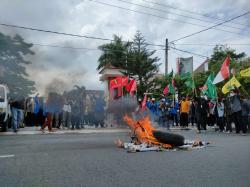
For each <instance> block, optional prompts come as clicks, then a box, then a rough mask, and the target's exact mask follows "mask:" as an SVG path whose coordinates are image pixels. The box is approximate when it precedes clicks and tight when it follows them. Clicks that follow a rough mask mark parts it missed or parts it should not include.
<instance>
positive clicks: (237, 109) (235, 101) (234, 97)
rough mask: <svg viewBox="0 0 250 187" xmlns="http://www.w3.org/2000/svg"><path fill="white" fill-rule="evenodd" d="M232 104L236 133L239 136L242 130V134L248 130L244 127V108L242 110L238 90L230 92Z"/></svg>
mask: <svg viewBox="0 0 250 187" xmlns="http://www.w3.org/2000/svg"><path fill="white" fill-rule="evenodd" d="M229 99H230V104H231V108H232V112H233V121H234V124H235V131H236V133H237V134H239V133H240V131H241V130H242V133H243V134H245V133H246V128H245V127H244V126H243V125H242V119H241V118H242V108H241V102H240V95H239V93H238V91H237V90H232V91H230V95H229Z"/></svg>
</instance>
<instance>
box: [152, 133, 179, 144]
mask: <svg viewBox="0 0 250 187" xmlns="http://www.w3.org/2000/svg"><path fill="white" fill-rule="evenodd" d="M153 135H154V137H155V138H156V139H157V140H158V141H159V142H161V143H165V144H170V145H172V146H182V145H184V137H183V136H181V135H179V134H173V133H168V132H163V131H153Z"/></svg>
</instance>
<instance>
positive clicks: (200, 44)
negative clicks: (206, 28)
mask: <svg viewBox="0 0 250 187" xmlns="http://www.w3.org/2000/svg"><path fill="white" fill-rule="evenodd" d="M174 45H187V46H189V45H193V46H216V45H239V46H248V45H250V43H249V44H247V43H245V44H237V43H232V44H231V43H225V44H221V43H218V44H202V43H197V44H195V43H194V44H192V43H190V44H188V43H183V44H174Z"/></svg>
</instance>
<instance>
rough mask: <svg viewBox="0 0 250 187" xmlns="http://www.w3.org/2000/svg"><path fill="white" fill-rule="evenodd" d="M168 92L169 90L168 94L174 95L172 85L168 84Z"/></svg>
mask: <svg viewBox="0 0 250 187" xmlns="http://www.w3.org/2000/svg"><path fill="white" fill-rule="evenodd" d="M168 90H169V91H168V92H169V93H171V94H174V93H175V89H174V87H173V85H172V84H169V85H168Z"/></svg>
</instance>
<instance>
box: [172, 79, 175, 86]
mask: <svg viewBox="0 0 250 187" xmlns="http://www.w3.org/2000/svg"><path fill="white" fill-rule="evenodd" d="M172 86H173V87H175V82H174V78H172Z"/></svg>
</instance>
